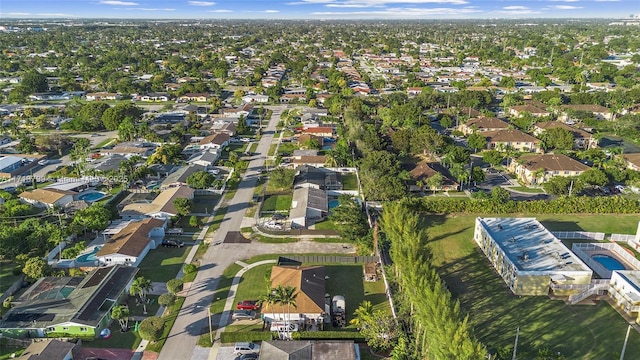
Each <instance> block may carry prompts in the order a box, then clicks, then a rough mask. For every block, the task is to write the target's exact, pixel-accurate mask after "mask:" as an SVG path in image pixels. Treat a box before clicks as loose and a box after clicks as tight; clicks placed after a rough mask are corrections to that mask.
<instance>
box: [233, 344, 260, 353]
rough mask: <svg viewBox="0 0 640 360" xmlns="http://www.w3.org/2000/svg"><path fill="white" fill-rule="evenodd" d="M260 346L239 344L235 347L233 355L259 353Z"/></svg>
mask: <svg viewBox="0 0 640 360" xmlns="http://www.w3.org/2000/svg"><path fill="white" fill-rule="evenodd" d="M259 352H260V345H258V344H254V343H250V342H237V343H236V344H235V346H234V347H233V353H234V354H236V355H242V354H251V353H256V354H257V353H259Z"/></svg>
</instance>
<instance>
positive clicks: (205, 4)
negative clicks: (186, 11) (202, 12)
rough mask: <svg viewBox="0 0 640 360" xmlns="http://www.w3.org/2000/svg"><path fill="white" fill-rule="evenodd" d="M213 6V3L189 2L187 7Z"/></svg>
mask: <svg viewBox="0 0 640 360" xmlns="http://www.w3.org/2000/svg"><path fill="white" fill-rule="evenodd" d="M215 4H216V3H214V2H213V1H189V5H192V6H213V5H215Z"/></svg>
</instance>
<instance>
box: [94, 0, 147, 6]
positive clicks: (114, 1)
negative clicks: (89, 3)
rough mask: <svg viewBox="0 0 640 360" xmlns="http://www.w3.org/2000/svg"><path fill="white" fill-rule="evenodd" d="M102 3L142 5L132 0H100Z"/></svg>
mask: <svg viewBox="0 0 640 360" xmlns="http://www.w3.org/2000/svg"><path fill="white" fill-rule="evenodd" d="M100 4H102V5H120V6H137V5H140V4H138V3H135V2H131V1H119V0H100Z"/></svg>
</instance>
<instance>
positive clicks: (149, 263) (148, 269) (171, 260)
mask: <svg viewBox="0 0 640 360" xmlns="http://www.w3.org/2000/svg"><path fill="white" fill-rule="evenodd" d="M190 250H191V246H185V247H182V248H170V247H168V248H165V247H158V248H157V249H155V250H151V251H149V253H148V254H147V256H145V258H144V260H142V263H141V264H140V266H139V268H140V272H138V276H144V277H146V278H147V279H151V281H161V282H167V281H169V280H171V279H174V278H175V277H176V275H177V274H178V271H179V270H180V268H181V267H182V264H183V263H184V259H185V258H186V257H187V254H188V253H189V251H190Z"/></svg>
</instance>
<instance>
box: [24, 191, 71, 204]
mask: <svg viewBox="0 0 640 360" xmlns="http://www.w3.org/2000/svg"><path fill="white" fill-rule="evenodd" d="M74 195H76V193H75V192H73V191H68V190H58V189H54V188H45V189H35V190H31V191H24V192H21V193H20V195H18V197H19V198H20V200H22V201H24V202H26V203H29V204H31V205H33V206H37V207H46V208H49V209H53V208H54V207H56V208H62V207H64V206H65V205H67V204H68V203H70V202H72V201H73V196H74Z"/></svg>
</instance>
